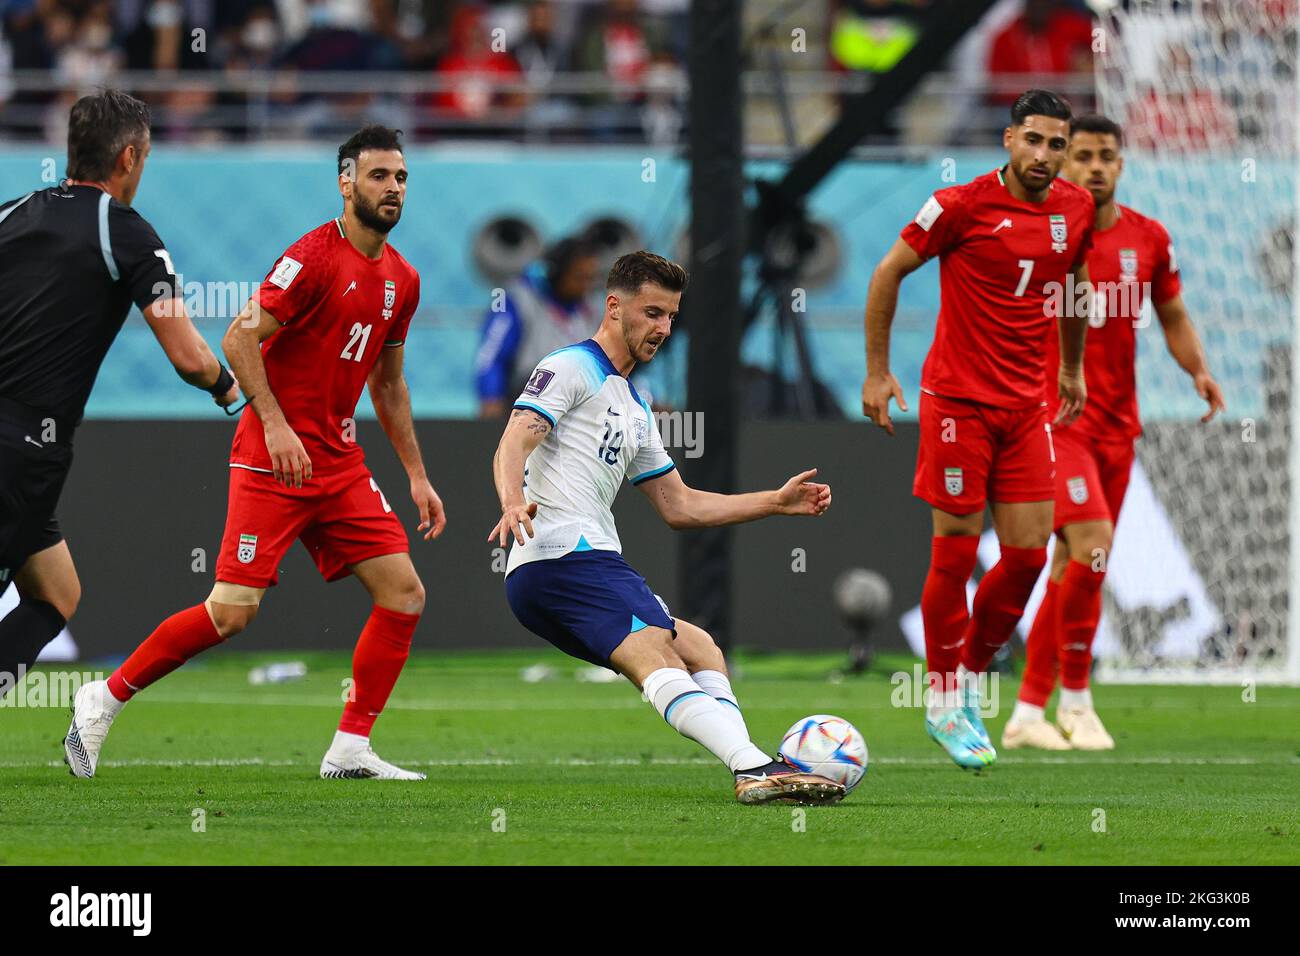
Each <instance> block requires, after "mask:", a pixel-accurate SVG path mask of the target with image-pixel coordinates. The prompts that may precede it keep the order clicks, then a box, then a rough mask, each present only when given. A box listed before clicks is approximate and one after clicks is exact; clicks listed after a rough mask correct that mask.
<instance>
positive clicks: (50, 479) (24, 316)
mask: <svg viewBox="0 0 1300 956" xmlns="http://www.w3.org/2000/svg"><path fill="white" fill-rule="evenodd" d="M148 155H149V108H148V107H147V106H145V104H143V103H141V102H140V101H139V100H137V99H134V98H133V97H131V96H128V95H127V94H125V93H120V92H117V91H115V90H107V91H104V92H101V93H97V94H95V95H93V96H85V97H82V98H81V99H80V100H78V101H77V102H76V104H75V105H74V106H73V107H72V114H71V117H70V119H69V123H68V170H67V175H68V178H67V179H65V180H64V181H63V182H62V183H60V184H59V185H58V186H55V187H52V188H49V189H42V190H38V191H35V192H30V193H28V194H27V195H25V196H22V197H20V198H18V199H13V200H10V201H8V202H5V203H3V204H0V591H3V590H4V589H5V588H7V587H8V586H9V584H10V583H11V582H12V583H14V584H16V585H17V587H18V591H19V595H20V598H21V600H20V601H19V603H18V605H17V607H15V608H14V609H13V610H12V611H10V612H9V614H7V615H6V616H5V617H4V618H3V619H0V695H2V694H3V693H4V692H5V691H7V690H8V689H10V688H12V687H13V686H14V684H15V683H16V682H17V681H18V679H19V677H20V675H21V673H22V672H23V671H24V670H25V669H26V668H27V667H30V666H31V665H32V663H34V662H35V660H36V656H37V655H38V654H39V653H40V652H41V648H43V647H44V646H45V645H46V644H48V643H49V642H50V641H51V640H53V639H54V638H55V637H56V636H57V635H58V633H59V631H60V630H62V629H63V625H64V624H65V623H66V622H67V620H68V618H70V617H71V616H72V612H73V611H74V610H76V607H77V602H78V600H79V599H80V597H81V582H80V581H78V580H77V569H76V567H75V566H74V565H73V563H72V555H71V553H70V552H69V551H68V546H67V543H66V542H64V540H63V535H62V533H61V532H60V531H59V524H58V521H57V520H56V519H55V516H54V509H55V506H56V505H57V504H58V501H59V493H60V492H61V491H62V490H63V483H64V481H65V480H66V479H67V476H68V469H69V467H70V466H71V464H72V439H73V432H74V431H75V429H76V427H77V425H78V424H79V423H80V422H81V417H82V414H83V412H84V410H85V407H86V400H87V399H88V398H89V397H90V390H91V387H92V386H93V385H94V384H95V376H96V375H97V374H98V373H99V366H100V364H101V363H102V362H103V360H104V355H105V354H106V353H107V352H108V349H109V346H111V345H112V344H113V339H114V338H116V336H117V333H118V331H119V330H120V329H121V328H122V323H123V322H125V321H126V317H127V313H128V312H129V311H130V309H131V304H132V303H133V302H134V303H135V304H136V305H137V306H139V307H140V311H141V312H143V313H144V317H145V320H146V321H147V322H148V323H149V327H150V328H151V329H152V330H153V334H154V335H155V336H156V337H157V339H158V342H159V343H160V344H161V345H162V347H163V351H164V352H165V353H166V354H167V358H168V359H169V360H170V361H171V363H172V365H173V366H174V367H175V368H176V372H177V374H179V375H180V377H181V378H182V379H184V380H185V381H186V382H188V383H189V384H191V385H194V386H197V387H198V388H201V389H203V390H205V391H207V392H209V393H210V394H211V395H212V396H213V398H214V399H215V400H216V402H217V404H218V405H221V406H223V407H224V406H228V405H231V404H233V403H234V402H235V401H236V399H237V398H238V385H237V384H236V382H235V380H234V378H233V376H231V374H230V372H229V371H228V370H227V369H226V368H225V367H224V366H223V365H221V363H220V362H218V361H217V359H216V357H215V356H214V355H213V354H212V351H211V350H210V349H209V348H208V346H207V343H205V342H204V341H203V339H202V337H201V336H200V335H199V333H198V330H197V329H195V328H194V324H193V323H192V322H191V321H190V319H189V316H188V315H186V313H185V306H184V302H183V290H182V289H181V288H180V287H179V286H178V282H177V278H176V270H175V269H174V268H173V266H172V261H171V256H170V255H168V253H167V249H166V248H165V247H164V246H163V243H162V240H161V239H159V238H158V234H157V233H156V232H154V231H153V228H152V227H151V226H150V225H149V223H147V222H145V220H144V218H143V217H141V216H140V214H139V213H137V212H135V211H134V210H133V209H131V201H132V200H133V199H134V198H135V193H136V190H137V189H138V188H139V186H140V176H141V174H143V172H144V163H145V158H146V157H147V156H148Z"/></svg>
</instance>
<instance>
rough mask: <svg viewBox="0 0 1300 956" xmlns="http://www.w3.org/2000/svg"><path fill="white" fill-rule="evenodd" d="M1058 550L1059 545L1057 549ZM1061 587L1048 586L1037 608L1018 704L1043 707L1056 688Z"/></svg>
mask: <svg viewBox="0 0 1300 956" xmlns="http://www.w3.org/2000/svg"><path fill="white" fill-rule="evenodd" d="M1058 547H1059V545H1058ZM1060 587H1061V586H1060V585H1059V584H1058V583H1057V582H1055V581H1052V580H1049V581H1048V582H1047V593H1046V594H1044V595H1043V603H1042V604H1040V605H1038V613H1037V614H1036V615H1035V616H1034V625H1033V627H1031V628H1030V629H1029V637H1028V639H1027V640H1026V641H1025V676H1024V679H1023V680H1021V682H1020V700H1023V701H1024V702H1025V703H1026V704H1033V705H1034V706H1035V707H1046V706H1047V700H1048V698H1050V697H1051V696H1052V690H1053V689H1054V688H1055V687H1056V666H1057V661H1056V653H1057V639H1056V623H1057V617H1058V614H1057V602H1058V600H1059V596H1060Z"/></svg>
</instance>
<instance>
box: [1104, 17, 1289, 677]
mask: <svg viewBox="0 0 1300 956" xmlns="http://www.w3.org/2000/svg"><path fill="white" fill-rule="evenodd" d="M1092 4H1093V7H1094V10H1095V11H1096V13H1097V16H1098V19H1097V27H1098V30H1097V33H1096V34H1095V43H1094V50H1095V53H1096V57H1095V64H1096V66H1095V72H1096V83H1097V105H1098V109H1099V110H1100V111H1101V112H1103V113H1105V114H1106V115H1108V116H1110V117H1111V118H1112V119H1115V120H1117V121H1118V122H1120V123H1122V124H1123V125H1124V128H1125V134H1126V149H1125V168H1124V174H1123V176H1122V178H1121V180H1120V185H1119V200H1120V201H1121V202H1123V203H1125V204H1126V205H1131V206H1133V207H1134V208H1136V209H1138V210H1139V211H1141V212H1143V213H1144V214H1146V215H1150V216H1154V217H1155V218H1157V219H1159V220H1161V221H1162V222H1163V223H1164V224H1165V225H1166V226H1167V227H1168V229H1169V232H1170V234H1171V236H1172V237H1173V243H1174V250H1175V253H1176V257H1177V263H1178V265H1179V267H1180V269H1181V272H1182V279H1183V297H1184V300H1185V301H1186V303H1187V305H1188V309H1189V312H1190V314H1191V317H1192V321H1193V322H1194V323H1195V324H1196V326H1197V328H1198V329H1199V331H1200V333H1201V336H1202V338H1203V340H1204V342H1205V346H1206V351H1207V353H1208V356H1209V361H1210V368H1211V371H1212V372H1213V373H1214V374H1215V376H1216V378H1218V380H1219V382H1220V384H1221V385H1222V386H1223V389H1224V393H1225V397H1226V400H1227V405H1228V412H1227V415H1225V416H1222V417H1221V418H1219V419H1217V420H1215V421H1214V422H1212V423H1210V424H1208V425H1206V424H1202V423H1200V421H1199V417H1200V415H1201V414H1202V413H1203V412H1204V411H1205V405H1204V403H1203V402H1202V401H1201V400H1200V399H1199V398H1198V397H1197V396H1196V394H1195V392H1194V390H1193V388H1192V385H1191V380H1190V379H1189V378H1188V377H1187V376H1186V375H1185V374H1184V373H1183V372H1182V370H1181V369H1179V368H1178V366H1177V365H1176V363H1175V362H1174V361H1173V359H1172V358H1171V357H1170V356H1169V354H1168V352H1167V350H1166V348H1165V343H1164V337H1163V335H1162V334H1161V330H1160V323H1159V322H1158V320H1155V319H1154V317H1153V316H1151V315H1150V314H1149V309H1148V315H1146V316H1144V318H1143V319H1142V320H1140V321H1139V330H1138V356H1139V357H1138V381H1139V388H1140V392H1141V401H1142V410H1143V420H1144V423H1145V426H1146V432H1145V435H1144V436H1143V438H1142V439H1141V440H1140V441H1139V442H1138V464H1137V466H1136V467H1135V471H1134V475H1133V482H1132V484H1131V486H1130V493H1129V498H1128V500H1127V501H1126V503H1125V508H1124V512H1123V514H1122V516H1121V519H1120V524H1119V527H1118V528H1117V530H1116V539H1115V546H1114V553H1113V556H1112V560H1111V563H1110V567H1109V572H1110V573H1109V574H1108V575H1107V587H1106V592H1105V617H1104V620H1103V624H1102V627H1101V629H1100V631H1099V633H1098V639H1097V644H1096V652H1097V657H1098V660H1099V665H1098V666H1099V671H1100V673H1099V677H1100V678H1101V679H1103V680H1106V679H1109V680H1112V681H1146V682H1153V681H1188V682H1224V683H1226V682H1234V683H1235V682H1239V681H1244V680H1255V681H1260V682H1288V683H1297V682H1300V654H1298V653H1297V646H1298V640H1297V634H1298V633H1300V629H1298V628H1297V623H1296V622H1300V606H1297V605H1300V600H1293V598H1294V597H1295V595H1296V594H1297V590H1296V588H1295V582H1296V580H1297V577H1298V576H1300V553H1297V552H1296V551H1295V550H1294V549H1293V545H1292V542H1294V541H1300V534H1297V528H1298V527H1300V523H1298V521H1297V516H1298V515H1300V509H1298V508H1297V504H1300V503H1298V502H1296V501H1293V494H1292V484H1291V475H1293V474H1297V473H1298V472H1297V465H1298V464H1300V456H1298V455H1297V447H1296V445H1297V443H1296V442H1293V440H1292V428H1291V423H1292V422H1293V421H1295V420H1296V412H1297V409H1300V403H1297V399H1296V397H1295V393H1296V391H1297V388H1296V385H1297V384H1298V383H1300V376H1297V375H1296V374H1295V372H1294V369H1295V364H1296V363H1295V349H1294V344H1295V339H1294V331H1295V329H1296V328H1297V309H1296V298H1297V297H1296V294H1295V288H1296V268H1295V257H1296V252H1295V228H1296V212H1297V206H1298V205H1300V203H1298V200H1297V189H1298V188H1300V181H1298V180H1300V177H1298V176H1297V162H1298V158H1297V157H1298V150H1297V120H1298V119H1300V95H1298V94H1297V90H1298V89H1300V87H1298V86H1297V71H1296V29H1297V25H1298V23H1300V12H1298V10H1297V7H1298V0H1219V2H1215V0H1125V2H1120V0H1092Z"/></svg>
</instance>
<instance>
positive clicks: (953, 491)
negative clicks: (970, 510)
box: [943, 468, 966, 495]
mask: <svg viewBox="0 0 1300 956" xmlns="http://www.w3.org/2000/svg"><path fill="white" fill-rule="evenodd" d="M965 486H966V485H965V482H963V481H962V477H961V469H960V468H945V469H944V470H943V487H944V490H945V491H947V492H948V494H950V495H959V494H961V491H962V488H964V487H965Z"/></svg>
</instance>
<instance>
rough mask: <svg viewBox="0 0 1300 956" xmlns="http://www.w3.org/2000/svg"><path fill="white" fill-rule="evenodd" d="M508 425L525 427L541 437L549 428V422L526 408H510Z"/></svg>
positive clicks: (545, 434)
mask: <svg viewBox="0 0 1300 956" xmlns="http://www.w3.org/2000/svg"><path fill="white" fill-rule="evenodd" d="M509 425H514V426H516V427H520V428H526V429H528V431H529V432H530V433H531V434H534V435H539V436H541V437H542V438H545V437H546V436H547V434H548V433H549V432H550V430H551V423H550V422H548V421H547V420H546V419H545V418H543V417H542V416H541V415H539V414H537V412H535V411H533V410H532V409H528V408H514V409H511V410H510V421H509Z"/></svg>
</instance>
